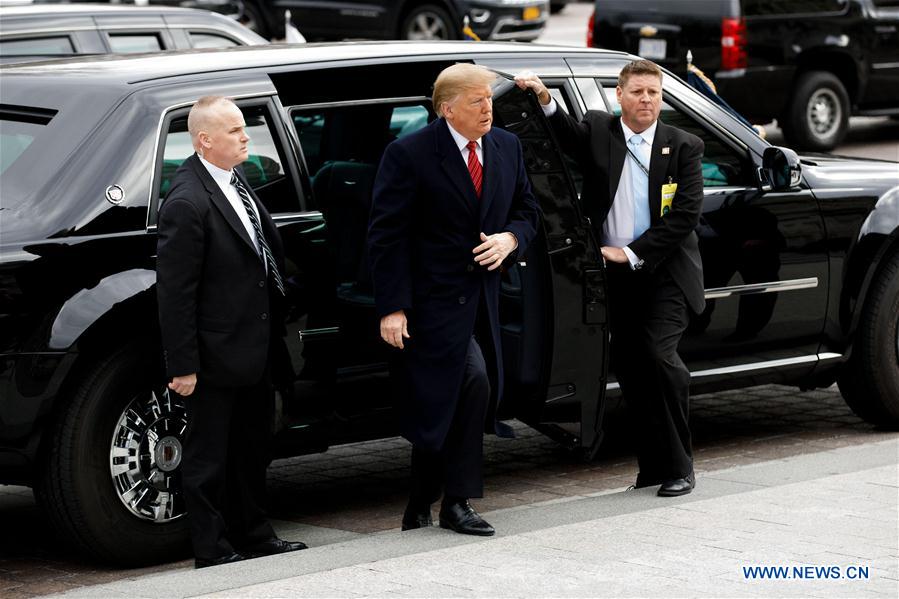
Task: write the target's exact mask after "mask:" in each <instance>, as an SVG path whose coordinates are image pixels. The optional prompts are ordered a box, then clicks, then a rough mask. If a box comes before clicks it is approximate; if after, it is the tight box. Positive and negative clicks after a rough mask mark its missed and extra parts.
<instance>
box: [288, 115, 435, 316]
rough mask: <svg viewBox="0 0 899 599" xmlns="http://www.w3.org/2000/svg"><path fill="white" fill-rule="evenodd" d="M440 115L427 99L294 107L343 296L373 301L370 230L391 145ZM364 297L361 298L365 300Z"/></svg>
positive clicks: (313, 189) (340, 295) (314, 192)
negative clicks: (377, 185) (380, 174)
mask: <svg viewBox="0 0 899 599" xmlns="http://www.w3.org/2000/svg"><path fill="white" fill-rule="evenodd" d="M434 118H435V115H434V114H433V112H432V111H431V109H430V107H429V106H428V105H426V104H425V103H423V102H415V103H406V104H390V103H378V104H369V105H363V106H359V105H354V106H340V107H334V108H315V109H309V110H306V109H294V110H293V111H292V112H291V119H292V121H293V124H294V127H295V128H296V132H297V135H298V137H299V139H300V145H301V147H302V150H303V157H304V160H305V161H306V167H307V170H308V172H309V173H310V179H311V183H312V196H313V201H314V202H315V205H316V206H317V207H318V209H319V210H320V211H321V213H322V215H323V217H324V220H325V223H326V226H327V228H328V239H329V241H330V243H331V246H332V249H333V252H334V255H335V256H334V257H335V261H336V279H337V285H338V299H340V298H344V297H350V296H352V297H354V298H356V299H355V300H354V301H368V300H370V299H371V300H372V301H373V298H370V297H369V296H370V293H368V292H366V291H365V290H367V289H370V274H369V272H368V264H367V259H366V257H365V232H366V230H367V227H368V215H369V212H370V210H371V200H372V198H371V195H372V190H373V187H374V181H375V174H376V172H377V170H378V165H379V164H380V162H381V155H382V154H383V153H384V150H385V148H386V147H387V144H389V143H390V142H392V141H393V140H395V139H398V138H401V137H404V136H406V135H409V134H410V133H412V132H414V131H418V130H419V129H421V128H422V127H424V126H425V125H427V124H428V122H429V121H431V120H433V119H434ZM360 298H361V299H360Z"/></svg>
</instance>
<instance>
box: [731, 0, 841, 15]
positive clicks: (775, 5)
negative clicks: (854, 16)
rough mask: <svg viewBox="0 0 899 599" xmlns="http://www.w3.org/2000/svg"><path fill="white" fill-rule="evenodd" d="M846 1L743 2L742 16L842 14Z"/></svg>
mask: <svg viewBox="0 0 899 599" xmlns="http://www.w3.org/2000/svg"><path fill="white" fill-rule="evenodd" d="M847 4H848V0H743V14H744V15H746V16H748V17H756V16H765V15H801V14H814V13H821V12H830V13H834V12H835V13H839V12H843V10H844V9H845V8H846V6H847Z"/></svg>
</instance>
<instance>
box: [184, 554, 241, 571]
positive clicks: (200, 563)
mask: <svg viewBox="0 0 899 599" xmlns="http://www.w3.org/2000/svg"><path fill="white" fill-rule="evenodd" d="M245 559H247V556H245V555H241V554H239V553H229V554H228V555H223V556H222V557H214V558H212V559H202V558H199V557H198V558H197V559H195V560H194V568H196V569H199V568H208V567H209V566H221V565H222V564H233V563H234V562H242V561H243V560H245Z"/></svg>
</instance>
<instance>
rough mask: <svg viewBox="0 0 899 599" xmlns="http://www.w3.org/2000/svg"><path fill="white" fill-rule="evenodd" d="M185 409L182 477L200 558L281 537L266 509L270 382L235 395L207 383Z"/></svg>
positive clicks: (237, 390) (187, 401) (266, 379)
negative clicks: (267, 515)
mask: <svg viewBox="0 0 899 599" xmlns="http://www.w3.org/2000/svg"><path fill="white" fill-rule="evenodd" d="M184 403H185V405H186V406H187V431H186V434H185V439H184V461H183V464H182V470H181V476H182V481H183V488H184V499H185V502H186V504H187V510H188V518H189V521H190V535H191V541H192V543H193V547H194V556H195V557H197V558H200V559H214V558H217V557H222V556H224V555H228V554H230V553H233V552H234V551H239V550H240V549H241V547H245V546H249V545H253V544H255V543H258V542H261V541H266V540H268V539H271V538H274V536H275V532H274V530H272V527H271V525H270V524H269V523H268V520H267V519H266V516H265V512H264V509H263V506H264V504H265V471H266V468H267V467H268V457H269V455H268V454H269V442H270V439H271V422H272V409H273V407H274V394H273V391H272V386H271V382H270V380H269V376H265V377H264V379H263V380H262V381H260V382H259V383H258V384H256V385H253V386H250V387H242V388H229V389H222V388H218V387H214V386H212V385H210V384H208V383H206V382H205V381H200V382H199V383H198V384H197V387H196V389H195V391H194V393H193V394H192V395H190V396H188V397H186V398H184Z"/></svg>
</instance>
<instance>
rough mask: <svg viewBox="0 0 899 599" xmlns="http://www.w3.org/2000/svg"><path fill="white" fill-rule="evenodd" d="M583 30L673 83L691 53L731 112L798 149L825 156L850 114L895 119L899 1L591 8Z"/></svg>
mask: <svg viewBox="0 0 899 599" xmlns="http://www.w3.org/2000/svg"><path fill="white" fill-rule="evenodd" d="M590 27H591V28H592V36H593V37H592V39H593V45H594V46H596V47H598V48H612V49H615V50H624V51H627V52H633V53H634V54H640V55H642V56H643V57H644V58H649V59H652V60H654V61H656V62H658V63H659V64H662V65H664V66H666V67H668V68H670V69H671V70H673V71H674V72H676V73H679V74H681V75H682V76H683V74H684V73H685V72H686V55H687V50H690V51H692V52H693V63H694V64H695V65H696V66H698V67H699V68H700V69H702V70H703V71H705V72H706V74H708V75H710V76H712V77H713V79H714V80H715V83H716V84H717V86H718V93H719V94H720V95H721V96H722V97H723V98H724V99H725V100H726V101H727V102H728V103H730V104H731V105H732V106H733V107H734V108H735V109H737V111H738V112H740V113H742V114H743V115H744V116H746V117H748V118H750V119H751V120H753V121H754V122H758V123H765V122H768V121H770V120H772V119H777V122H778V124H779V125H780V127H781V128H782V129H783V131H784V135H785V136H786V138H787V140H788V141H789V142H790V143H791V144H793V145H795V146H796V147H799V148H802V149H808V150H819V151H824V150H830V149H832V148H834V147H835V146H836V145H838V144H839V143H840V141H841V140H842V139H843V137H844V136H845V134H846V131H847V128H848V123H849V116H850V115H897V114H899V0H789V1H788V0H676V1H674V0H671V1H659V0H597V1H596V9H595V11H594V15H593V17H591V22H590Z"/></svg>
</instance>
